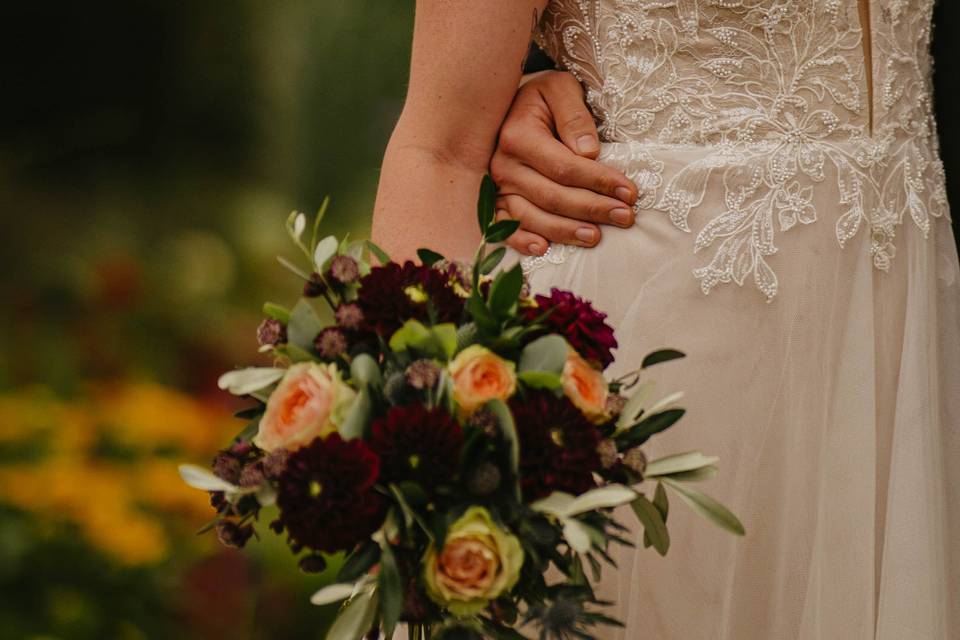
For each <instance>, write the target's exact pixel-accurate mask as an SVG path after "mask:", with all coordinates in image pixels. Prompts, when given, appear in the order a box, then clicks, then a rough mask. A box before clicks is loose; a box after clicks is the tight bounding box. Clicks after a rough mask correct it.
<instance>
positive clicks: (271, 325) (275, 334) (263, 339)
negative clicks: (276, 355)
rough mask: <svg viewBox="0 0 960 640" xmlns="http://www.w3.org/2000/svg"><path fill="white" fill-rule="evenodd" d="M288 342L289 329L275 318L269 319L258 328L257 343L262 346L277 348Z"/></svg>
mask: <svg viewBox="0 0 960 640" xmlns="http://www.w3.org/2000/svg"><path fill="white" fill-rule="evenodd" d="M286 342H287V328H286V327H285V326H283V323H282V322H280V321H279V320H275V319H274V318H267V319H266V320H264V321H263V322H261V323H260V326H259V327H257V343H258V344H259V345H260V346H262V347H265V346H271V347H275V346H277V345H280V344H286Z"/></svg>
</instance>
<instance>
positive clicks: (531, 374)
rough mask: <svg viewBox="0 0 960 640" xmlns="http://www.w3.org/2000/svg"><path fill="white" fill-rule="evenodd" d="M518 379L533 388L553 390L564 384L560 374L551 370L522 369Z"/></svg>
mask: <svg viewBox="0 0 960 640" xmlns="http://www.w3.org/2000/svg"><path fill="white" fill-rule="evenodd" d="M517 379H518V380H520V382H522V383H523V384H525V385H527V386H528V387H530V388H531V389H549V390H551V391H553V390H555V389H559V388H560V387H561V386H563V382H562V381H561V379H560V376H558V375H557V374H555V373H553V372H551V371H521V372H520V373H518V374H517Z"/></svg>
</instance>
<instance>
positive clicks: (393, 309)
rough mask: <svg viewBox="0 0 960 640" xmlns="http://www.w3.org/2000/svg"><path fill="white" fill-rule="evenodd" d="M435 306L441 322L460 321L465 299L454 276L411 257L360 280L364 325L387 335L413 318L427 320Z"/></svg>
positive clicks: (388, 264)
mask: <svg viewBox="0 0 960 640" xmlns="http://www.w3.org/2000/svg"><path fill="white" fill-rule="evenodd" d="M428 301H429V305H432V306H433V309H434V312H435V313H436V321H437V322H456V321H457V320H458V319H459V318H460V314H461V313H462V312H463V303H464V301H463V298H461V297H460V296H459V295H457V293H456V291H454V288H453V282H452V276H451V275H450V274H449V273H446V272H441V271H439V270H437V269H432V268H430V267H426V266H423V265H417V264H414V263H413V262H410V261H409V260H408V261H407V262H405V263H403V264H402V265H400V264H397V263H394V262H390V263H387V264H385V265H383V266H380V267H374V268H373V269H371V271H370V273H368V274H367V275H365V276H364V277H363V278H362V279H361V280H360V291H359V293H358V298H357V304H358V305H359V306H360V310H361V311H362V312H363V319H364V325H365V326H366V328H367V329H368V330H370V331H376V332H377V333H379V334H380V335H382V336H384V337H389V336H391V335H392V334H393V333H394V332H395V331H396V330H397V329H399V328H400V327H401V326H402V325H403V323H404V322H406V321H407V320H410V319H416V320H420V321H422V322H426V321H428V320H429V319H430V314H429V306H428Z"/></svg>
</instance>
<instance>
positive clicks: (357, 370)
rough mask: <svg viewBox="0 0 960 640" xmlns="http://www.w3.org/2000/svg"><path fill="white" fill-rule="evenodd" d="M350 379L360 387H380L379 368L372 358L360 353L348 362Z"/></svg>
mask: <svg viewBox="0 0 960 640" xmlns="http://www.w3.org/2000/svg"><path fill="white" fill-rule="evenodd" d="M350 377H351V378H352V379H353V381H354V382H355V383H357V384H358V385H360V386H373V387H380V385H381V382H382V380H381V374H380V367H378V366H377V361H376V360H374V359H373V356H371V355H369V354H367V353H361V354H359V355H357V356H356V357H354V359H353V360H352V361H351V362H350Z"/></svg>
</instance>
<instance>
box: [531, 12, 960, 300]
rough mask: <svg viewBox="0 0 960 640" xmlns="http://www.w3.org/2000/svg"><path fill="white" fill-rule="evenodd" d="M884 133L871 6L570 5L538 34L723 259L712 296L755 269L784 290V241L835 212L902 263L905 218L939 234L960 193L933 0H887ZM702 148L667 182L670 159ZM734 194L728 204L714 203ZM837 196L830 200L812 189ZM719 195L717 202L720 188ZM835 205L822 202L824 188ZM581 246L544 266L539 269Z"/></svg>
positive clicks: (767, 286) (715, 267)
mask: <svg viewBox="0 0 960 640" xmlns="http://www.w3.org/2000/svg"><path fill="white" fill-rule="evenodd" d="M871 1H872V3H873V4H872V13H873V15H874V19H873V26H872V29H873V30H872V33H873V59H874V69H873V79H874V86H875V93H876V97H875V100H874V105H873V119H874V123H875V124H874V130H873V131H872V132H871V131H870V130H869V125H868V122H869V116H870V113H871V108H870V105H869V104H867V102H868V98H867V90H866V69H865V65H864V51H863V49H862V41H861V35H862V33H861V24H860V18H859V15H858V3H857V0H660V1H657V0H554V2H552V3H551V5H550V6H549V7H548V10H547V12H546V13H545V15H544V21H543V22H542V23H541V27H540V31H539V33H538V41H539V43H540V45H541V46H542V47H544V49H545V50H546V51H547V52H548V53H550V54H551V55H552V56H553V58H554V60H556V61H558V63H559V64H560V65H561V66H562V67H564V68H566V69H567V70H569V71H571V72H572V73H573V74H574V75H575V76H576V77H577V78H578V79H579V80H580V81H581V82H582V83H583V85H584V87H585V89H586V96H587V102H588V104H589V105H590V107H591V109H592V110H593V112H594V114H595V116H596V117H597V120H598V123H599V130H600V134H601V137H602V138H603V139H604V140H605V141H607V142H614V143H624V144H615V145H609V149H606V151H605V155H604V156H603V157H602V158H601V159H603V160H608V161H610V162H612V163H614V164H616V166H619V167H624V168H626V172H627V174H628V175H629V176H630V177H631V178H632V179H634V180H636V181H637V182H638V184H639V186H640V187H641V189H642V190H643V192H644V193H645V198H644V200H643V201H642V202H639V203H638V205H637V207H638V209H655V210H659V211H662V212H664V213H665V214H666V215H668V216H669V217H670V220H671V221H672V222H673V224H674V225H675V226H676V227H677V228H679V229H682V230H684V231H687V232H693V231H694V230H693V229H692V228H691V212H694V211H696V212H697V215H698V216H700V215H701V209H702V210H703V211H702V214H703V215H705V216H706V217H707V221H706V222H705V224H703V225H702V226H700V227H699V229H697V230H696V231H697V233H696V236H695V241H694V250H695V251H706V250H708V249H709V250H712V257H711V258H710V259H709V261H708V262H707V263H706V264H704V265H703V266H702V267H700V268H697V269H696V270H695V271H694V275H695V276H696V277H697V278H698V279H699V281H700V284H701V287H702V289H703V291H704V292H705V293H709V292H710V291H711V289H712V288H713V287H714V286H716V285H718V284H721V283H729V282H735V283H737V284H738V285H743V284H744V283H745V282H746V280H747V279H748V278H750V277H752V279H753V281H754V283H755V285H756V286H757V287H758V288H759V289H760V290H761V291H762V292H763V294H764V295H765V296H766V297H767V299H768V300H771V299H773V298H774V297H775V296H776V294H777V289H778V280H777V276H776V274H775V273H774V271H773V269H772V268H771V266H770V264H769V263H768V258H769V257H770V256H773V255H774V254H775V253H776V252H777V246H776V237H777V234H778V233H784V232H787V231H790V230H791V229H793V228H795V227H802V226H803V225H808V224H811V223H813V222H815V221H817V220H818V219H821V218H829V217H833V218H834V220H833V223H834V224H835V226H836V237H837V241H838V243H839V244H840V246H844V245H845V244H847V243H848V242H849V241H850V240H851V239H852V238H853V237H854V236H856V235H857V234H858V233H861V232H864V233H869V234H871V254H872V259H873V264H874V265H875V266H876V268H878V269H881V270H886V269H888V268H889V267H890V264H891V260H892V259H893V257H894V253H895V246H894V239H895V236H896V231H897V229H898V228H899V227H900V226H901V224H902V223H903V221H904V218H905V217H906V216H909V217H910V219H912V220H913V222H914V223H915V225H916V226H917V227H918V228H919V230H920V231H921V232H922V233H923V234H927V233H928V232H929V230H930V227H931V217H941V216H945V215H946V212H947V200H946V194H945V188H944V178H943V167H942V163H941V162H940V160H939V157H938V150H937V141H936V132H935V125H934V122H933V117H932V113H933V110H932V104H931V95H932V94H931V70H932V64H931V60H930V56H929V44H930V35H931V33H930V32H931V17H932V12H933V0H871ZM691 148H695V149H699V150H700V153H699V154H698V155H697V156H696V159H695V160H693V161H691V162H690V163H689V164H687V165H685V166H683V167H682V168H681V169H680V170H679V171H678V172H676V173H675V174H674V175H672V176H671V177H670V178H669V179H667V178H665V176H664V175H663V168H664V164H663V163H662V162H659V161H658V160H657V156H658V153H660V151H663V152H669V150H670V149H686V150H689V149H691ZM711 188H713V189H722V190H723V191H722V193H723V198H722V200H723V203H724V204H723V207H722V210H720V209H721V208H717V209H714V208H710V209H711V210H707V209H708V207H705V206H701V205H702V203H703V202H704V199H705V196H706V194H707V192H708V189H711ZM823 189H830V190H831V191H830V192H829V199H830V200H831V201H835V202H837V206H836V207H830V210H829V211H826V210H821V211H818V210H817V206H816V205H815V204H814V194H815V192H819V191H820V190H823ZM712 200H716V198H713V199H712ZM819 201H820V202H823V201H824V198H819ZM573 251H576V249H575V248H573V247H566V246H563V245H555V246H553V247H551V249H550V251H549V252H548V254H547V255H546V256H543V257H540V258H528V259H526V260H524V262H523V264H524V267H525V269H526V270H527V271H528V272H531V271H533V270H535V269H537V268H538V267H540V266H543V265H546V264H550V263H555V264H556V263H560V262H562V261H563V260H564V259H566V257H567V256H568V255H569V254H570V253H571V252H573Z"/></svg>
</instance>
